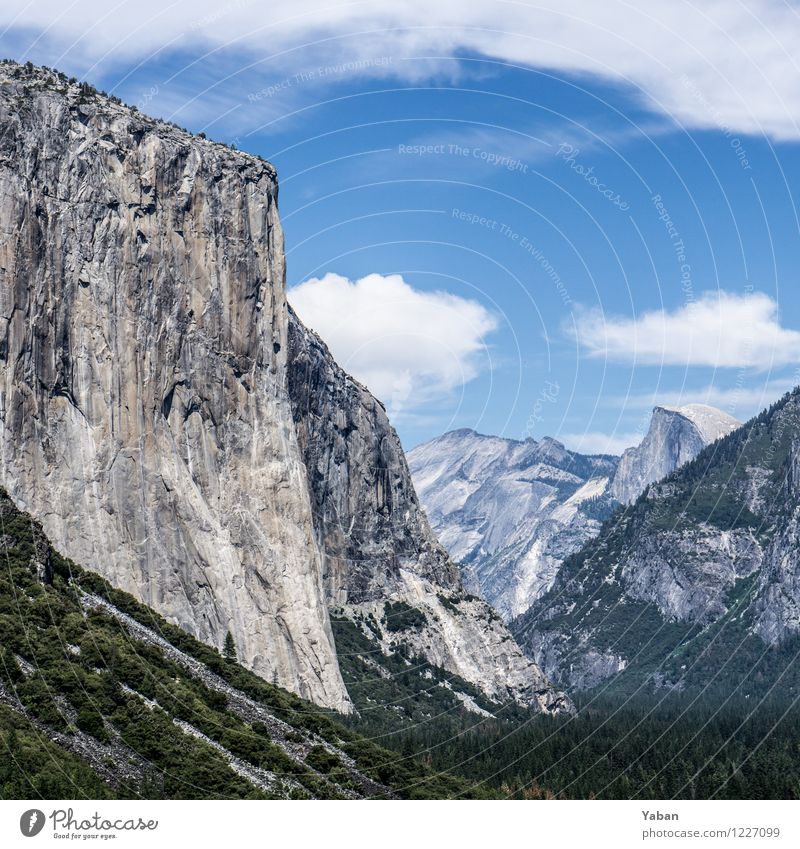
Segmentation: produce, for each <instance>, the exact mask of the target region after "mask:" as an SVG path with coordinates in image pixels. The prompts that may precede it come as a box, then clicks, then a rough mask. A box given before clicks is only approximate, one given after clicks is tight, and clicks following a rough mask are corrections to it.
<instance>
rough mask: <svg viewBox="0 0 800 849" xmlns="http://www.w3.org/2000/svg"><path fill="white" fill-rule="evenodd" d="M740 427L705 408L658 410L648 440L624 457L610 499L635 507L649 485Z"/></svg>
mask: <svg viewBox="0 0 800 849" xmlns="http://www.w3.org/2000/svg"><path fill="white" fill-rule="evenodd" d="M738 427H741V422H739V421H737V420H736V419H734V418H733V417H732V416H729V415H728V414H727V413H725V412H723V411H722V410H717V409H716V408H715V407H708V406H706V405H704V404H688V405H686V406H685V407H677V408H673V407H656V408H655V409H654V410H653V416H652V418H651V420H650V429H649V430H648V432H647V435H646V436H645V438H644V439H643V440H642V442H641V443H640V444H639V445H638V446H637V447H636V448H629V449H628V450H627V451H625V453H624V454H623V455H622V459H621V460H620V462H619V468H618V469H617V472H616V474H615V475H614V479H613V481H612V482H611V486H610V487H609V495H611V496H612V497H613V498H616V499H617V501H621V502H622V503H623V504H632V503H633V502H634V501H636V499H637V498H638V497H639V496H640V495H641V494H642V493H643V492H644V491H645V489H646V488H647V487H648V486H649V484H651V483H654V482H655V481H659V480H661V479H662V478H665V477H666V476H667V475H669V474H671V473H672V472H674V471H675V469H678V468H680V467H681V466H682V465H683V464H684V463H688V462H689V460H693V459H694V458H695V457H696V456H697V455H698V454H699V453H700V452H701V451H702V450H703V448H705V447H706V446H707V445H710V444H711V443H712V442H715V441H716V440H717V439H720V438H721V437H723V436H726V435H727V434H729V433H731V432H732V431H734V430H736V429H737V428H738Z"/></svg>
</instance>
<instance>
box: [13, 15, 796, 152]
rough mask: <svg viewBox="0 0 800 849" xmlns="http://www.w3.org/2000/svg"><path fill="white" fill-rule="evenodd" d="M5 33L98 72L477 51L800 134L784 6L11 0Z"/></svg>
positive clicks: (681, 109)
mask: <svg viewBox="0 0 800 849" xmlns="http://www.w3.org/2000/svg"><path fill="white" fill-rule="evenodd" d="M0 27H4V28H5V27H7V28H10V29H9V32H8V33H7V34H6V36H5V37H4V38H3V41H2V44H3V47H4V48H5V51H4V52H6V53H7V52H8V50H9V47H14V48H16V49H18V50H19V51H20V52H24V50H25V48H26V46H27V45H29V44H31V43H32V42H33V41H34V40H36V49H37V51H38V52H39V53H41V52H42V51H46V53H47V55H49V56H52V57H53V58H52V59H51V62H52V61H56V62H57V63H59V64H61V65H66V64H67V63H68V62H69V63H71V64H72V65H73V66H74V65H75V64H77V63H80V64H81V65H83V66H85V67H87V69H90V68H91V67H92V66H93V65H95V64H96V63H100V64H103V63H109V62H120V61H124V62H130V61H131V60H132V59H148V58H149V57H152V56H153V55H154V54H155V53H157V52H158V51H159V50H163V49H164V48H165V46H166V47H167V49H169V50H182V51H193V52H197V51H198V50H200V51H207V53H208V54H210V55H213V54H215V53H218V52H219V51H225V52H226V53H227V54H228V55H229V56H230V57H231V60H232V61H233V62H234V63H237V64H239V65H240V66H241V65H244V64H246V63H247V62H249V61H252V60H253V59H254V57H255V58H256V59H258V60H262V59H270V58H271V59H273V60H275V62H276V65H275V66H273V70H274V67H278V66H281V67H283V68H284V69H286V68H292V69H294V68H299V67H301V66H302V65H303V64H306V65H307V64H308V57H309V56H310V55H314V56H315V57H322V61H324V62H328V63H330V62H336V61H340V62H341V61H345V60H346V61H354V60H364V59H369V58H374V57H376V56H391V57H395V58H396V59H397V60H398V61H397V62H395V63H394V65H393V69H396V73H398V74H400V75H406V78H408V79H420V78H421V77H420V73H421V72H422V73H423V74H428V73H430V72H431V70H432V68H433V67H434V66H436V67H438V66H439V64H440V63H439V62H436V63H434V64H433V65H431V64H430V60H429V61H428V62H427V63H426V62H416V63H415V62H405V61H402V60H403V59H405V58H406V57H425V56H427V57H430V56H437V57H442V61H447V60H448V59H452V57H454V56H457V55H459V54H460V53H462V52H464V51H469V52H472V53H475V54H478V55H481V56H486V57H491V58H494V59H499V60H501V61H504V62H510V63H516V64H521V65H526V66H529V67H541V68H547V69H548V70H549V71H550V72H555V73H559V72H561V73H567V74H572V75H574V74H592V75H594V76H596V77H601V78H603V79H606V80H610V81H613V82H617V83H620V84H622V85H623V86H627V87H628V89H629V90H630V92H631V94H632V95H633V96H634V97H635V98H636V99H637V100H639V101H640V102H642V103H644V104H645V105H646V106H647V107H648V108H649V109H651V110H652V111H653V112H654V113H661V114H666V115H669V116H671V117H672V118H674V119H675V120H677V121H680V122H683V123H684V124H686V125H688V126H690V127H700V128H710V129H730V130H732V131H734V132H740V133H756V134H762V133H766V134H768V135H770V136H772V137H773V138H777V139H798V138H800V127H798V122H797V116H798V115H800V87H798V86H797V85H796V80H797V74H798V64H797V59H796V45H797V44H798V42H800V16H798V15H797V13H796V9H795V7H794V6H793V5H792V4H790V3H784V2H779V1H778V0H752V2H749V3H747V4H743V3H724V2H721V0H718V1H717V2H712V3H702V4H700V3H692V2H689V0H676V2H673V3H664V2H661V0H642V2H639V3H636V4H631V3H629V2H623V0H608V2H606V3H597V2H596V0H540V2H537V3H536V4H535V5H534V4H531V5H528V4H525V3H511V2H504V0H480V2H472V3H466V4H465V3H463V2H462V0H440V2H438V3H430V2H428V0H407V2H405V3H396V2H394V0H370V2H366V0H365V2H353V3H343V4H331V3H330V2H328V0H271V2H270V3H269V4H268V5H267V4H264V3H261V2H256V0H227V2H225V0H222V2H219V1H218V0H192V2H191V3H189V2H188V0H185V2H182V0H178V2H175V3H171V4H166V5H165V4H164V3H162V2H161V0H139V2H137V3H123V4H117V5H116V6H114V7H113V9H109V7H108V6H107V5H106V4H103V3H101V2H99V0H77V2H75V3H73V4H71V5H70V6H69V9H68V11H67V13H64V12H63V4H62V3H61V2H60V0H40V2H37V3H30V2H28V0H6V2H4V3H3V4H2V8H0ZM376 72H378V71H376ZM393 72H394V70H393Z"/></svg>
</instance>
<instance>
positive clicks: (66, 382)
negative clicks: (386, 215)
mask: <svg viewBox="0 0 800 849" xmlns="http://www.w3.org/2000/svg"><path fill="white" fill-rule="evenodd" d="M0 127H1V128H2V132H0V230H1V231H2V232H3V233H4V234H5V236H4V238H3V240H2V242H0V278H1V279H0V283H1V285H0V293H2V300H0V482H1V483H2V485H3V486H5V487H6V489H7V490H8V492H9V493H10V495H11V497H12V498H13V499H14V501H15V503H16V504H17V505H18V506H20V507H22V508H24V509H25V510H27V511H29V512H30V513H31V514H32V515H34V516H35V517H36V518H37V519H38V520H39V521H41V522H42V525H43V527H44V529H45V531H46V533H47V535H48V536H49V537H50V539H51V540H52V541H53V543H54V544H55V546H56V547H57V548H58V549H59V550H60V551H62V552H63V553H65V554H66V555H67V556H69V557H71V558H72V559H73V560H75V561H76V562H77V563H79V564H81V565H83V566H86V567H88V568H91V569H93V570H95V571H97V572H99V573H100V574H102V575H103V576H104V577H106V578H107V579H108V580H110V581H111V582H112V583H113V584H114V585H116V586H118V587H120V588H122V589H124V590H126V591H128V592H130V593H131V594H132V595H134V596H135V597H136V598H137V599H139V600H140V601H142V602H145V603H146V604H148V605H150V606H151V607H153V608H154V609H156V610H157V611H158V612H160V613H161V614H163V615H164V616H166V617H167V618H168V619H169V620H170V621H171V622H174V623H176V624H178V625H180V626H181V627H182V628H184V629H185V630H187V631H188V632H190V633H191V634H193V635H195V636H196V637H198V638H199V639H201V640H203V641H205V642H207V643H210V644H212V645H215V646H218V647H219V646H222V644H223V641H224V638H225V635H226V633H227V632H230V633H231V634H232V636H233V640H234V643H235V645H236V647H237V650H238V653H239V657H240V659H241V660H242V662H243V663H244V664H246V665H247V666H248V667H249V668H250V669H252V670H254V671H256V672H257V673H258V674H259V675H260V676H262V677H263V678H265V679H267V680H269V681H272V682H274V683H276V684H279V685H281V686H283V687H285V688H287V689H289V690H292V691H293V692H296V693H298V694H300V695H302V696H304V697H306V698H308V699H310V700H312V701H315V702H317V703H318V704H322V705H325V706H328V707H332V708H335V709H337V710H340V711H348V710H350V709H351V702H350V699H349V696H348V693H347V690H346V687H345V685H344V682H343V680H342V676H341V673H340V669H339V664H338V662H337V656H336V649H335V645H334V640H333V635H332V631H331V627H330V619H329V612H328V605H329V603H331V604H333V605H335V606H336V607H337V609H338V607H339V606H341V605H352V604H368V605H372V606H374V607H375V608H376V612H381V611H378V610H377V608H378V607H382V605H383V604H384V603H385V601H386V600H387V599H388V598H396V599H401V598H402V599H407V600H410V601H409V603H413V604H414V605H418V606H419V607H420V608H424V610H425V611H426V614H425V615H426V619H425V623H426V625H425V627H421V626H419V627H415V628H412V629H409V631H408V634H407V635H406V636H405V637H404V641H405V642H415V645H416V647H417V648H418V649H419V651H421V652H424V653H426V655H427V656H429V657H431V658H435V659H436V661H437V662H439V663H441V664H442V665H443V666H446V667H447V668H450V669H452V670H453V671H457V672H458V674H459V675H461V676H462V677H463V678H465V679H467V680H469V681H470V682H472V683H474V684H476V685H478V686H479V687H481V688H486V690H487V692H489V693H490V694H491V695H492V696H494V697H496V698H499V699H503V698H509V697H510V698H514V699H518V700H521V701H527V703H530V704H533V705H535V706H539V707H542V708H544V709H559V708H560V706H563V705H565V704H567V702H566V701H565V700H564V699H563V697H562V696H561V695H560V694H558V693H556V692H554V691H552V689H551V688H549V686H548V685H547V682H546V681H545V680H544V678H543V676H542V675H541V673H540V671H539V670H538V669H537V667H536V666H535V664H533V663H532V662H531V661H529V660H527V659H526V658H525V656H524V655H523V654H522V653H521V652H520V650H519V648H518V647H517V646H516V644H515V643H514V641H513V639H512V638H511V637H510V636H509V634H508V632H507V631H506V630H505V629H504V628H503V627H502V625H501V624H499V623H497V622H496V620H495V619H493V618H492V612H491V610H490V609H489V608H488V607H486V606H485V605H483V604H482V603H480V602H477V601H469V600H467V599H466V596H465V595H464V594H463V590H462V588H461V585H460V581H459V579H458V575H457V570H456V569H455V568H454V567H453V565H452V563H451V562H450V561H449V559H448V558H447V556H446V554H445V553H444V551H443V550H442V549H441V548H440V547H439V546H438V544H437V543H436V541H435V539H434V538H433V536H432V535H431V533H430V531H429V529H428V527H427V523H426V522H425V520H424V517H423V516H422V514H421V511H420V510H419V508H418V505H417V503H416V498H415V496H414V494H413V487H412V484H411V482H410V479H409V478H408V473H407V469H406V466H405V461H404V459H403V456H402V451H401V449H400V446H399V443H398V442H397V439H396V436H395V435H394V433H393V432H392V431H391V428H390V427H389V425H388V422H387V421H386V419H385V414H384V412H383V410H382V408H381V407H380V405H379V404H378V402H377V401H375V399H373V398H371V396H369V394H368V393H367V392H366V391H365V390H364V389H363V388H361V387H358V386H357V385H356V384H354V383H353V382H352V381H350V379H349V378H348V377H347V376H346V375H344V373H343V372H341V370H339V369H338V367H337V366H336V365H335V363H334V362H333V361H332V359H331V358H330V355H329V353H328V352H327V349H325V348H324V346H322V345H321V343H319V341H318V340H317V339H316V337H314V336H313V335H312V334H310V333H309V332H308V331H306V330H305V329H304V328H303V327H302V325H300V324H299V322H297V321H296V320H295V319H294V318H293V317H290V314H289V310H288V308H287V304H286V297H285V281H284V258H283V243H282V235H281V228H280V222H279V218H278V213H277V180H276V176H275V172H274V169H273V168H272V166H271V165H269V164H268V163H266V162H264V161H262V160H260V159H258V158H257V157H253V156H249V155H247V154H244V153H240V152H237V151H233V150H230V149H228V148H227V147H225V146H224V145H220V144H217V143H214V142H211V141H208V140H206V139H204V138H200V137H196V136H192V135H190V134H189V133H186V132H185V131H183V130H180V129H179V128H177V127H174V126H172V125H169V124H166V123H164V122H160V121H155V120H152V119H149V118H146V117H144V116H142V115H140V114H138V113H137V112H136V111H135V110H132V109H130V108H128V107H126V106H124V105H122V104H120V103H119V102H116V101H114V100H113V99H111V98H108V97H106V96H104V95H101V94H98V93H97V92H95V91H94V90H92V89H90V88H89V87H87V86H85V85H78V84H76V83H73V82H70V81H68V80H66V78H64V77H63V76H61V75H58V74H55V73H52V72H50V71H47V70H43V69H36V68H28V67H23V66H20V65H16V64H14V63H11V62H4V63H0ZM290 326H291V328H292V334H293V335H292V344H291V352H290ZM339 405H341V409H340V408H339ZM353 564H357V565H356V566H355V567H354V566H353ZM439 595H442V596H444V595H452V596H453V597H454V598H456V599H458V603H453V607H454V608H461V604H462V601H463V610H461V609H459V612H458V614H456V613H453V611H452V610H450V608H446V607H445V606H443V605H442V603H441V602H440V601H439V600H438V597H439ZM464 611H466V612H464ZM428 614H430V615H428ZM384 648H385V649H386V650H391V647H390V646H389V645H387V644H384Z"/></svg>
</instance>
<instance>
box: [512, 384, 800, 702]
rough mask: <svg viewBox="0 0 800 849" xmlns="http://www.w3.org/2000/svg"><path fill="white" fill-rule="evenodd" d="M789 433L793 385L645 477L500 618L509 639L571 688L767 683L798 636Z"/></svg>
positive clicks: (792, 433) (796, 420) (799, 423)
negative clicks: (549, 579) (676, 464)
mask: <svg viewBox="0 0 800 849" xmlns="http://www.w3.org/2000/svg"><path fill="white" fill-rule="evenodd" d="M799 432H800V394H799V393H798V392H797V391H795V392H794V393H791V394H790V395H788V396H786V397H785V398H784V399H782V400H781V401H780V402H779V403H778V404H776V405H774V406H773V407H772V408H770V409H769V410H767V411H765V412H764V413H762V414H761V415H760V416H758V417H757V418H755V419H754V420H752V421H751V422H749V423H748V424H747V425H745V426H743V427H742V428H740V429H739V430H737V431H735V432H733V433H732V434H730V435H728V436H727V437H724V438H722V439H721V440H719V441H717V442H714V443H713V444H712V445H710V446H709V447H707V448H705V449H704V450H703V451H702V452H701V453H700V454H699V455H698V457H697V458H695V459H694V460H693V461H692V462H690V463H689V464H687V465H685V466H684V467H683V468H682V469H680V470H679V471H677V472H674V473H673V474H672V475H670V476H669V477H667V478H666V479H665V480H663V481H661V482H660V483H657V484H654V485H651V486H650V487H649V489H648V490H647V492H646V493H645V494H644V495H642V496H640V498H639V499H638V500H637V501H636V502H635V503H634V504H633V505H632V506H630V507H627V508H625V509H620V510H619V511H618V512H617V513H616V514H615V515H614V516H613V517H611V519H609V520H608V522H606V524H605V525H604V527H603V530H602V532H601V534H600V535H599V537H598V538H597V539H596V540H593V541H592V542H590V543H588V544H587V545H586V547H585V548H584V549H583V550H582V551H581V552H580V553H579V554H576V555H573V556H572V557H570V558H569V559H568V560H567V561H566V562H565V564H564V566H563V568H562V570H561V572H560V573H559V575H558V577H557V578H556V581H555V582H554V585H553V587H552V588H551V590H550V591H549V592H548V593H546V594H545V595H544V596H542V597H541V598H540V599H539V600H538V601H537V602H536V603H535V604H534V605H533V606H532V607H531V609H530V610H529V611H528V612H527V613H525V614H523V615H522V616H520V617H519V618H518V619H517V620H515V621H514V623H512V630H513V631H514V633H515V634H516V635H517V637H518V639H520V640H521V641H522V642H523V644H524V645H525V646H526V647H527V648H528V650H529V651H530V653H531V655H532V656H533V657H535V658H537V659H538V661H539V663H540V664H541V665H542V666H543V668H544V669H545V671H546V672H547V673H548V674H550V675H551V676H552V677H553V678H554V679H555V680H557V681H559V682H560V683H561V684H562V685H564V686H571V687H575V688H590V687H593V686H595V685H597V684H599V683H601V682H604V681H606V680H607V679H608V678H609V677H612V676H614V675H616V674H617V673H619V672H621V671H625V675H626V676H627V678H629V679H633V678H635V677H637V676H638V677H639V678H641V677H642V676H645V677H647V678H649V680H651V681H653V682H655V683H656V684H658V685H659V686H671V687H678V688H681V687H684V686H700V685H701V684H702V685H703V686H704V687H710V688H712V689H713V688H714V686H716V685H715V682H716V681H718V680H720V681H726V682H730V681H734V683H735V685H736V687H737V688H742V692H750V691H751V690H752V691H758V690H759V688H760V689H761V690H763V689H764V688H765V687H769V686H773V685H776V684H777V683H778V681H779V680H780V679H781V678H782V677H783V674H784V672H786V671H787V669H788V666H786V664H789V665H791V662H793V659H794V657H796V652H797V649H798V635H800V589H799V588H800V558H798V554H797V552H798V542H799V541H800V535H799V534H798V527H799V526H800V489H798V470H799V469H800V465H799V464H800V442H798V436H797V434H798V433H799ZM765 658H766V659H767V660H768V661H769V663H770V664H771V666H770V668H769V670H766V671H765V670H764V669H763V668H760V667H759V664H761V666H762V667H763V664H764V662H766V661H765V660H764V659H765ZM783 661H786V664H784V665H783V666H781V665H780V664H781V663H782V662H783ZM757 667H759V669H760V671H759V673H758V675H755V674H754V670H755V669H756V668H757ZM784 667H786V668H784ZM792 679H793V676H790V675H787V676H786V678H785V679H784V680H783V681H782V682H781V683H780V686H781V687H789V682H790V681H791V680H792ZM731 686H733V685H731ZM793 686H794V685H793Z"/></svg>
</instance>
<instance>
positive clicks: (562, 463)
mask: <svg viewBox="0 0 800 849" xmlns="http://www.w3.org/2000/svg"><path fill="white" fill-rule="evenodd" d="M408 459H409V465H410V468H411V473H412V475H413V478H414V484H415V486H416V488H417V491H418V492H419V495H420V499H421V500H422V503H423V504H424V506H425V509H426V511H427V513H428V516H429V518H430V521H431V524H432V526H433V529H434V530H435V532H436V533H437V535H438V537H439V539H440V540H441V541H442V543H443V544H444V545H445V546H446V547H447V549H448V551H449V552H450V554H451V555H452V556H453V558H454V559H455V560H457V561H458V562H459V563H460V565H461V568H462V571H463V575H464V580H465V583H466V585H467V587H468V588H469V589H470V590H471V591H472V592H475V593H479V594H480V595H481V596H483V597H484V598H485V599H486V600H487V601H488V602H489V603H490V604H492V605H493V606H494V607H496V608H497V610H498V611H499V612H500V613H501V615H502V616H503V617H504V618H506V619H510V618H513V617H514V616H517V615H519V614H520V613H522V612H523V611H525V610H527V608H528V607H529V606H530V605H531V604H532V603H533V601H535V600H536V599H537V598H539V596H541V595H542V594H543V593H545V592H546V591H547V590H548V589H549V588H550V586H551V585H552V583H553V580H554V578H555V575H556V573H557V572H558V569H559V568H560V566H561V563H562V561H563V559H564V558H565V557H566V556H567V555H568V554H571V553H572V552H573V551H576V550H577V549H578V548H580V547H581V545H582V544H583V543H584V542H585V541H586V540H587V539H590V538H591V537H593V536H594V535H595V534H596V533H597V532H598V530H599V528H600V519H601V518H602V517H603V516H604V515H606V514H607V513H608V512H610V510H611V507H612V504H613V503H612V502H611V500H610V499H609V498H608V497H607V496H606V495H605V492H606V489H607V488H608V484H609V481H610V479H611V477H612V476H613V474H614V472H615V470H616V465H617V458H615V457H605V456H598V457H586V456H583V455H581V454H577V453H576V452H573V451H568V450H567V449H566V448H564V446H563V445H562V444H561V443H560V442H557V441H556V440H554V439H543V440H541V442H536V441H534V440H532V439H527V440H525V441H523V442H519V441H516V440H513V439H502V438H500V437H496V436H484V435H482V434H479V433H475V431H472V430H457V431H452V432H450V433H446V434H444V436H440V437H438V438H437V439H433V440H431V441H430V442H426V443H424V444H423V445H419V446H417V447H416V448H414V449H412V450H411V451H410V452H409V454H408Z"/></svg>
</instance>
